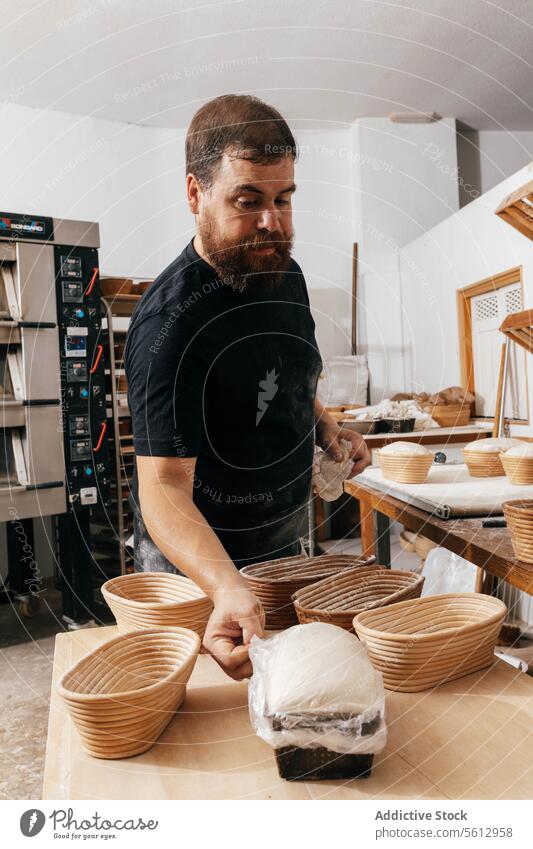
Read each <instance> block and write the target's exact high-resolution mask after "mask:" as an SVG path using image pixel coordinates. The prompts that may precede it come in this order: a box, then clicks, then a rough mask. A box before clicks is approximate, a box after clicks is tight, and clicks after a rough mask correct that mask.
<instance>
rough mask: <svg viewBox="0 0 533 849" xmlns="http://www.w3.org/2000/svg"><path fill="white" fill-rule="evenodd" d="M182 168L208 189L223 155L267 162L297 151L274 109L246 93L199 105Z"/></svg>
mask: <svg viewBox="0 0 533 849" xmlns="http://www.w3.org/2000/svg"><path fill="white" fill-rule="evenodd" d="M185 150H186V168H187V174H193V175H194V176H195V177H196V179H197V180H198V182H199V183H200V185H201V186H202V187H203V188H209V186H210V185H211V183H212V181H213V176H214V174H215V171H216V169H217V167H218V165H219V163H220V160H221V159H222V156H223V155H224V153H225V152H226V151H228V150H233V151H235V152H236V154H237V155H238V156H240V157H241V158H242V159H247V160H249V161H251V162H258V163H265V164H266V163H268V162H273V161H276V160H278V159H281V158H282V157H284V156H291V157H292V158H293V159H296V157H297V155H298V149H297V146H296V142H295V140H294V136H293V134H292V132H291V131H290V129H289V126H288V124H287V122H286V121H285V119H284V118H283V117H282V116H281V115H280V113H279V112H278V110H277V109H274V107H273V106H269V105H268V103H264V102H263V101H262V100H259V98H258V97H252V96H251V95H249V94H223V95H221V97H215V99H214V100H210V101H209V103H206V104H205V105H204V106H202V107H201V108H200V109H199V110H198V112H196V114H195V115H194V117H193V119H192V121H191V123H190V126H189V129H188V131H187V140H186V143H185Z"/></svg>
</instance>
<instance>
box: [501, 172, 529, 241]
mask: <svg viewBox="0 0 533 849" xmlns="http://www.w3.org/2000/svg"><path fill="white" fill-rule="evenodd" d="M496 215H498V216H499V217H500V218H501V219H502V220H503V221H506V222H507V223H508V224H510V225H511V227H514V228H515V229H516V230H518V231H519V232H520V233H522V235H523V236H527V237H528V239H533V180H531V181H530V182H529V183H526V185H525V186H521V187H520V188H519V189H516V191H514V192H512V194H510V195H508V196H507V197H506V198H504V200H503V201H502V202H501V204H500V205H499V207H498V208H497V210H496Z"/></svg>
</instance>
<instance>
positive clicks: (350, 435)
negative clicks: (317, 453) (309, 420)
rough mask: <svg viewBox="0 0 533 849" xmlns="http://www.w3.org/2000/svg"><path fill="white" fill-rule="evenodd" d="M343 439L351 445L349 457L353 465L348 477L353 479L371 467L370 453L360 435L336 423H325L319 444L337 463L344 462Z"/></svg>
mask: <svg viewBox="0 0 533 849" xmlns="http://www.w3.org/2000/svg"><path fill="white" fill-rule="evenodd" d="M341 439H345V440H346V441H347V442H349V443H350V444H351V449H350V453H349V457H350V459H351V460H352V463H353V465H352V468H351V471H350V473H349V475H348V477H350V478H353V476H354V475H358V474H359V473H360V472H362V471H363V469H366V467H367V466H369V465H370V451H369V450H368V448H367V446H366V443H365V441H364V439H363V437H362V436H361V434H360V433H356V431H354V430H348V429H347V428H342V427H339V426H338V424H337V423H336V422H334V421H332V422H325V423H324V425H323V427H322V429H321V432H320V443H319V444H320V447H321V448H323V449H324V451H325V452H326V453H327V454H329V456H330V457H332V458H333V459H334V460H336V461H337V462H339V461H340V460H342V450H341V446H340V440H341Z"/></svg>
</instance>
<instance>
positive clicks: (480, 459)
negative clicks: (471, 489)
mask: <svg viewBox="0 0 533 849" xmlns="http://www.w3.org/2000/svg"><path fill="white" fill-rule="evenodd" d="M462 452H463V457H464V458H465V463H466V465H467V466H468V472H469V474H470V475H471V476H472V477H473V478H497V477H503V475H504V474H505V472H504V470H503V466H502V461H501V459H500V452H499V451H469V450H468V449H467V448H463V449H462Z"/></svg>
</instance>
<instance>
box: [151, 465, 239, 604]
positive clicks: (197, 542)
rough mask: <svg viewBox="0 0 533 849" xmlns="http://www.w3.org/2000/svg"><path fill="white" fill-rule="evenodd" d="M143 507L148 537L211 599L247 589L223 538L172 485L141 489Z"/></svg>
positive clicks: (184, 492) (180, 489)
mask: <svg viewBox="0 0 533 849" xmlns="http://www.w3.org/2000/svg"><path fill="white" fill-rule="evenodd" d="M139 497H140V503H141V509H142V516H143V520H144V523H145V526H146V529H147V531H148V533H149V534H150V536H151V538H152V540H153V541H154V543H155V544H156V545H157V547H158V548H159V550H160V551H161V552H162V553H163V554H164V555H165V557H166V558H167V559H168V560H170V562H171V563H172V564H173V565H174V566H176V567H177V568H178V569H179V570H180V572H183V573H184V574H185V575H187V577H189V578H191V580H193V581H194V582H195V583H196V584H198V586H200V587H201V588H202V589H203V590H204V592H205V593H207V595H209V596H210V597H211V598H213V597H214V595H215V593H216V592H220V591H224V590H228V591H229V590H232V589H237V588H241V587H243V586H244V585H245V584H244V580H243V578H241V576H240V574H239V571H238V569H236V567H235V565H234V563H233V561H232V560H231V558H230V557H229V555H228V553H227V551H226V549H225V548H224V546H223V545H222V543H221V542H220V540H219V538H218V537H217V535H216V534H215V532H214V531H213V529H212V528H211V526H210V525H209V524H208V522H207V521H206V519H205V518H204V516H203V515H202V513H201V512H200V511H199V510H198V508H197V507H196V505H195V504H194V502H193V500H192V496H191V494H190V493H189V492H188V491H187V490H186V489H185V488H184V487H182V486H180V485H176V484H175V483H173V482H172V481H165V480H158V481H157V482H154V483H152V482H149V483H146V484H144V485H141V487H140V492H139Z"/></svg>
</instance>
